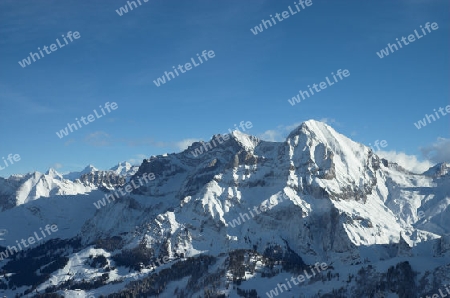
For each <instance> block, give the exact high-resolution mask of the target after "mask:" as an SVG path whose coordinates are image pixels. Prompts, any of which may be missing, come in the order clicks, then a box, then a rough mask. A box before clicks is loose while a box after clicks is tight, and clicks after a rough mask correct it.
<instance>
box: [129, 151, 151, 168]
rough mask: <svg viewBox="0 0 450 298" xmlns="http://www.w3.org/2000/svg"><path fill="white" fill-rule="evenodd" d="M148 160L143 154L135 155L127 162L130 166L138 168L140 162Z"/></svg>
mask: <svg viewBox="0 0 450 298" xmlns="http://www.w3.org/2000/svg"><path fill="white" fill-rule="evenodd" d="M146 158H148V156H147V155H145V154H136V155H135V156H134V157H133V158H130V159H129V160H127V162H129V163H130V164H132V165H133V166H136V165H138V166H140V165H141V163H142V160H144V159H146Z"/></svg>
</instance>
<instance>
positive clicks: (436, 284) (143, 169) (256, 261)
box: [0, 120, 450, 297]
mask: <svg viewBox="0 0 450 298" xmlns="http://www.w3.org/2000/svg"><path fill="white" fill-rule="evenodd" d="M216 142H217V141H216ZM218 143H219V142H218ZM201 145H202V144H201V143H198V142H196V143H193V144H192V145H191V146H190V147H189V148H188V149H186V150H185V151H184V152H181V153H179V154H169V155H161V156H152V157H151V158H149V159H148V160H144V162H143V163H142V164H141V166H140V167H139V169H138V170H137V171H135V170H133V169H132V167H130V166H128V165H126V164H124V165H122V166H121V165H120V164H119V166H117V168H114V169H111V170H110V171H111V172H113V173H109V174H108V173H106V172H108V171H106V172H105V171H103V172H102V171H92V172H89V173H85V174H84V175H81V176H80V180H79V181H80V183H81V185H83V186H84V187H86V189H84V190H83V191H85V192H84V194H82V195H81V194H78V195H74V196H65V197H61V196H59V194H61V192H60V191H58V192H57V193H52V194H51V195H50V198H48V199H45V200H44V199H38V200H33V201H30V202H29V201H27V202H25V201H24V202H23V203H24V204H23V205H21V206H18V207H15V208H12V209H9V210H6V211H4V212H2V213H1V215H2V216H1V217H0V227H4V228H6V229H8V226H11V223H12V222H13V220H14V219H15V218H18V217H21V218H23V221H21V223H20V224H17V225H15V226H14V227H13V228H12V230H11V231H13V234H14V235H15V238H14V237H9V236H10V235H11V234H12V233H8V234H7V235H8V237H7V238H5V236H3V238H5V240H4V241H2V242H0V245H2V246H7V245H14V244H15V240H18V239H19V238H20V237H26V236H27V235H31V234H32V233H33V232H34V229H36V228H37V227H39V226H44V225H45V224H47V223H48V224H52V223H54V224H57V225H58V226H61V227H63V228H61V229H60V231H61V232H60V233H59V234H57V233H55V234H54V235H52V238H54V239H55V241H56V242H55V243H53V244H52V245H53V246H52V247H59V250H51V248H48V249H50V250H51V251H50V252H47V253H48V254H51V255H52V256H53V257H54V258H56V257H59V258H60V259H58V260H60V261H58V262H59V263H58V264H60V265H59V266H57V267H56V265H55V264H54V265H52V266H55V268H53V267H52V268H53V269H52V270H49V272H47V273H46V275H45V276H44V277H43V278H42V281H38V282H37V281H27V283H25V284H24V285H22V286H21V287H22V288H20V291H25V290H26V289H30V287H31V286H32V285H33V284H34V285H35V286H36V289H37V291H38V292H40V293H42V292H44V291H45V290H46V291H47V292H55V293H65V294H64V295H66V296H67V297H69V296H70V295H75V294H76V293H81V292H82V291H78V292H77V291H75V289H81V290H84V291H86V292H88V291H89V295H91V294H92V295H94V296H96V297H97V296H98V295H99V294H111V296H110V297H122V296H120V295H119V294H112V293H118V292H121V291H125V292H126V291H128V293H131V292H135V293H136V292H140V293H141V294H142V295H147V296H151V295H156V293H159V294H160V297H177V296H178V297H199V296H200V297H221V296H220V295H222V294H225V295H227V296H229V297H240V296H241V297H242V296H243V295H244V293H245V291H247V294H248V295H250V293H253V294H254V292H257V295H258V296H260V297H265V296H266V292H269V291H270V290H273V289H275V288H277V287H278V284H279V283H285V284H286V279H287V280H289V279H290V278H291V277H292V276H294V275H295V276H297V275H299V274H300V273H301V272H303V270H307V268H309V267H308V265H314V264H315V263H316V262H319V263H326V264H327V265H328V269H327V270H326V271H324V272H322V273H321V274H317V276H315V277H314V278H311V279H310V280H309V281H308V282H305V283H304V284H303V285H298V286H297V285H296V286H293V288H289V295H288V296H289V297H291V296H294V297H299V295H300V293H302V294H301V295H304V296H301V295H300V297H376V296H374V295H380V296H378V297H416V295H419V294H428V293H433V291H434V292H436V291H437V290H438V289H439V288H440V285H444V284H445V283H447V282H449V281H450V235H449V234H448V233H449V227H450V222H449V218H450V216H449V212H450V211H449V210H450V208H449V204H450V193H449V189H450V180H449V176H448V171H447V170H445V169H446V168H447V166H446V165H445V164H444V166H442V165H437V168H436V169H430V170H429V171H427V172H426V173H424V174H423V175H417V174H413V173H409V172H408V171H406V170H404V169H403V168H401V167H399V166H398V165H396V164H395V163H392V162H389V161H387V160H384V159H380V158H379V157H378V156H377V155H376V154H374V153H373V152H372V151H371V150H370V148H368V147H366V146H364V145H362V144H359V143H356V142H354V141H352V140H350V139H349V138H347V137H345V136H343V135H341V134H339V133H337V132H336V131H335V130H334V129H333V128H331V127H330V126H328V125H326V124H324V123H321V122H318V121H314V120H310V121H307V122H305V123H303V124H302V125H300V126H299V127H298V128H296V129H295V130H293V131H292V132H291V133H290V134H289V136H288V137H287V139H286V141H285V142H265V141H262V140H259V139H258V138H256V137H253V136H249V135H246V134H243V133H241V132H238V131H235V132H233V133H232V134H231V136H230V138H229V139H227V140H224V139H223V142H221V143H220V144H218V145H217V146H216V147H214V148H213V149H211V150H209V151H206V152H205V153H203V154H201V155H199V156H197V157H195V156H194V155H193V154H192V153H191V151H192V150H194V149H195V148H197V147H198V146H201ZM133 171H135V172H133ZM130 172H133V174H131V175H132V176H131V177H130V179H128V180H127V181H128V182H127V184H128V185H130V183H132V182H136V184H135V185H137V187H134V186H133V188H132V189H133V191H132V192H131V193H129V192H127V193H129V194H123V195H121V196H120V197H115V198H114V199H111V195H112V194H113V192H118V190H117V188H118V187H119V186H120V187H124V185H123V184H122V182H120V183H119V180H118V179H116V178H114V177H116V176H115V175H120V174H124V173H130ZM149 173H153V174H154V176H155V179H154V180H148V181H147V180H142V177H146V175H148V174H149ZM108 175H109V176H108ZM43 176H48V177H53V178H52V179H53V180H52V183H55V184H57V182H58V181H61V183H63V182H64V181H65V180H62V179H61V175H58V174H57V173H48V175H43ZM147 177H148V176H147ZM10 179H11V178H10ZM21 179H23V178H21ZM29 179H31V177H29V178H27V179H26V181H28V180H29ZM36 179H37V178H36ZM36 179H35V180H36ZM35 180H33V181H35ZM41 180H42V178H41ZM20 181H21V180H20ZM55 181H56V182H55ZM120 181H122V180H120ZM138 181H141V182H140V183H139V182H138ZM1 183H3V182H2V181H1V180H0V185H2V184H1ZM20 183H21V182H20ZM20 183H19V184H20ZM42 183H43V182H42ZM47 183H49V182H47ZM66 183H67V182H66ZM36 184H37V183H36ZM88 187H91V189H88ZM100 189H103V191H105V192H106V193H103V191H102V190H100ZM108 189H109V193H108V192H107V191H108ZM0 190H1V191H3V188H0ZM9 192H10V189H8V188H5V190H4V193H5V196H8V194H9ZM106 194H108V195H110V197H109V198H110V202H109V203H108V202H107V201H105V204H104V205H105V206H104V207H101V208H96V207H95V206H94V203H96V202H97V201H98V200H100V199H102V196H104V195H106ZM8 231H9V230H8ZM56 238H59V239H56ZM1 251H2V250H1V249H0V252H1ZM40 253H41V252H40V251H39V250H38V249H37V248H34V249H31V250H29V251H28V253H27V255H26V256H25V258H24V260H23V261H22V262H25V261H26V260H27V257H30V258H31V257H32V256H33V257H34V258H38V257H39V256H40ZM155 258H159V259H163V258H166V260H167V262H166V261H164V263H163V262H161V261H160V263H158V264H159V265H155V262H156V261H155ZM38 259H40V258H38ZM80 260H81V261H80ZM5 264H6V266H5V267H4V269H5V268H6V269H5V270H6V271H7V272H8V273H11V274H14V273H16V274H18V273H17V270H18V269H17V268H19V267H20V264H21V263H20V261H18V260H17V261H14V262H13V263H12V264H11V265H9V263H8V261H7V260H4V261H3V262H2V261H0V266H3V265H5ZM151 264H153V265H151ZM36 266H37V265H36ZM40 266H46V265H44V264H41V265H40ZM49 266H50V265H49ZM144 267H145V268H144ZM139 268H141V269H139ZM153 269H154V270H155V271H156V272H157V273H158V274H152V273H151V272H150V271H152V270H153ZM44 271H45V270H44ZM17 276H19V275H17ZM135 279H136V281H134V280H135ZM0 280H1V279H0ZM83 280H84V281H83ZM87 281H89V282H87ZM130 282H132V283H131V285H132V290H130V289H125V286H126V285H130ZM13 284H14V285H16V286H19V284H20V283H18V282H14V283H13ZM0 288H1V283H0ZM281 288H282V287H281ZM64 289H67V290H68V291H64ZM252 290H253V291H252ZM17 291H18V290H16V292H17ZM286 291H287V290H286ZM5 293H7V294H9V295H11V294H13V293H15V291H14V290H12V289H7V290H5ZM277 293H278V292H277ZM272 294H273V293H272ZM280 294H281V292H280ZM122 295H126V294H122ZM282 295H284V296H286V292H284V293H283V294H282ZM327 295H328V296H327ZM381 295H384V296H381ZM267 296H269V294H267ZM249 297H250V296H249ZM254 297H256V296H254ZM280 297H281V296H280ZM417 297H418V296H417Z"/></svg>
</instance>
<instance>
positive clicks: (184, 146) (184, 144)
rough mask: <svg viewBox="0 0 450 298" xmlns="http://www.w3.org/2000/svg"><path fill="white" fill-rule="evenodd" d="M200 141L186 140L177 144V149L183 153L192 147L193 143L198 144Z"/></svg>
mask: <svg viewBox="0 0 450 298" xmlns="http://www.w3.org/2000/svg"><path fill="white" fill-rule="evenodd" d="M198 141H200V139H184V140H181V141H179V142H176V143H175V147H176V148H177V149H178V150H181V151H183V150H185V149H187V148H188V147H189V146H190V145H192V143H194V142H198Z"/></svg>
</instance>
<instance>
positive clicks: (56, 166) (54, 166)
mask: <svg viewBox="0 0 450 298" xmlns="http://www.w3.org/2000/svg"><path fill="white" fill-rule="evenodd" d="M51 167H52V168H54V169H55V170H57V169H61V168H62V167H63V165H62V164H60V163H59V162H57V163H55V164H53V165H52V166H51Z"/></svg>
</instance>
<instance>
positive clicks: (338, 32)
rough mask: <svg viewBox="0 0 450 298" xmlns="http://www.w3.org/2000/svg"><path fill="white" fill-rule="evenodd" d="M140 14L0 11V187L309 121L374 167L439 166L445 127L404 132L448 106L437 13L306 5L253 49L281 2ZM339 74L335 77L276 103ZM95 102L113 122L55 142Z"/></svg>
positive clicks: (153, 1) (352, 2)
mask: <svg viewBox="0 0 450 298" xmlns="http://www.w3.org/2000/svg"><path fill="white" fill-rule="evenodd" d="M141 3H142V5H141V6H138V7H137V8H134V9H133V10H132V11H129V12H128V13H126V14H124V15H122V16H119V15H118V14H117V13H116V9H119V8H120V7H121V6H124V5H126V4H127V2H126V1H121V0H110V1H71V0H68V1H64V2H62V1H56V0H54V1H53V0H52V1H47V0H42V1H24V0H2V1H1V2H0V22H1V25H2V26H1V27H0V36H1V38H0V65H1V68H0V136H1V145H0V158H1V157H5V158H6V157H7V155H8V154H10V153H12V154H20V156H21V160H20V161H19V162H16V163H14V164H12V165H9V166H8V167H7V168H5V169H4V170H1V171H0V176H3V177H7V176H9V175H10V174H15V173H26V172H31V171H40V172H45V171H46V170H47V169H48V168H49V167H55V168H57V170H58V171H60V172H68V171H76V170H80V169H82V168H84V167H85V166H86V165H87V164H93V165H95V166H96V167H97V168H101V169H107V168H109V167H111V166H113V165H114V164H116V163H118V162H121V161H131V162H133V163H139V162H141V161H142V159H143V158H147V157H150V156H151V155H158V154H163V153H172V152H179V151H180V150H181V149H182V148H183V146H185V145H186V144H188V143H189V142H192V141H194V140H199V139H203V140H209V139H210V137H211V136H212V135H213V134H215V133H225V132H227V130H228V129H229V128H232V127H233V125H234V124H237V123H239V122H240V121H243V120H244V121H251V122H252V124H253V127H252V128H251V130H250V131H249V133H251V134H253V135H257V136H260V137H261V138H262V139H265V140H282V139H283V138H284V137H285V136H286V135H287V134H288V133H289V131H290V130H291V129H293V127H295V125H298V124H299V123H301V122H302V121H305V120H308V119H316V120H324V121H327V122H328V123H329V124H330V125H331V126H333V127H334V128H335V129H336V130H337V131H339V132H341V133H343V134H345V135H347V136H349V137H351V138H352V139H354V140H356V141H358V142H361V143H364V144H366V145H369V143H372V144H373V142H374V141H375V140H377V139H378V140H386V141H387V142H388V146H387V147H386V148H384V150H385V151H388V152H385V154H387V155H388V156H389V157H391V158H392V159H393V160H397V161H399V162H404V163H409V165H414V166H416V165H417V166H418V167H422V168H423V167H424V165H427V164H428V163H429V162H428V161H426V160H425V159H426V158H428V159H430V160H431V162H439V161H443V160H446V161H450V160H449V159H450V156H449V155H450V154H449V151H450V149H449V148H450V142H449V139H450V137H449V131H450V129H449V127H450V116H448V115H447V116H441V118H440V119H439V120H437V121H435V122H432V123H430V124H428V125H427V126H426V127H422V128H421V129H420V130H419V129H417V128H416V127H415V126H414V125H413V123H414V122H417V121H418V120H420V119H423V118H424V116H425V114H431V113H433V109H438V108H439V107H443V108H445V106H446V105H449V104H450V101H449V98H450V96H449V95H450V94H449V85H448V84H449V82H450V76H449V65H450V63H449V62H450V61H449V55H448V53H449V52H450V51H449V50H450V49H449V18H448V13H449V3H448V1H444V0H442V1H441V0H423V1H422V0H395V1H392V0H382V1H360V0H346V1H331V0H325V1H314V0H313V1H312V3H313V4H312V5H311V6H309V7H307V8H306V9H304V10H302V11H301V12H300V13H297V14H295V15H293V16H290V17H289V18H288V19H285V20H284V21H282V22H277V24H276V25H274V26H273V27H271V28H269V29H267V30H264V31H263V32H261V33H259V34H258V35H254V34H253V33H252V32H251V31H250V28H254V27H255V26H257V25H259V24H260V23H261V20H262V19H265V20H267V19H269V15H270V14H272V15H274V14H275V13H277V12H278V13H282V12H283V11H285V10H288V6H289V5H290V6H291V7H294V1H285V0H277V1H274V0H271V1H235V0H233V1H206V0H203V1H198V0H193V1H161V0H150V1H148V2H146V3H145V2H144V0H141ZM426 22H436V23H438V25H439V29H438V30H435V31H432V32H431V33H429V34H427V35H426V36H423V38H421V39H420V40H416V41H415V42H413V43H411V44H409V45H407V46H403V48H402V49H399V50H398V51H396V52H394V53H392V54H390V55H389V56H388V57H385V58H383V59H380V58H379V57H378V56H377V55H376V52H377V51H380V50H381V49H383V48H385V47H386V46H387V44H388V43H394V42H395V38H401V37H402V36H405V37H406V36H408V35H409V34H412V33H414V30H418V31H419V32H420V25H422V26H424V25H425V23H426ZM68 31H72V32H73V31H78V32H79V33H80V36H81V37H80V38H79V39H77V40H74V41H73V42H70V43H69V44H68V45H66V46H65V47H64V48H60V49H58V50H57V51H55V52H52V53H51V54H48V55H47V54H46V55H44V57H43V58H41V59H40V60H38V61H36V62H32V63H31V64H30V65H29V66H27V67H25V68H22V67H21V66H20V65H19V64H18V61H22V59H24V58H26V57H27V56H28V55H29V53H30V52H31V51H32V52H37V51H38V50H37V48H38V47H40V48H41V49H42V48H43V46H44V45H47V46H50V44H52V43H55V41H56V39H57V38H59V39H60V40H61V41H62V39H61V35H62V34H67V32H68ZM203 50H207V51H208V50H213V51H214V53H215V57H214V58H212V59H210V60H209V61H207V62H205V63H203V64H202V65H200V66H198V67H195V68H193V69H192V70H190V71H188V72H186V73H184V74H181V75H180V76H178V77H176V78H175V79H172V80H171V81H169V82H167V83H166V84H164V85H161V86H160V87H157V86H155V84H154V83H153V80H156V79H157V78H158V77H161V76H162V75H163V74H164V71H170V70H172V66H176V65H178V64H185V63H186V62H190V59H191V58H192V57H196V54H197V53H201V52H202V51H203ZM338 69H348V70H349V71H350V76H349V77H347V78H345V79H344V80H342V81H340V82H339V83H336V84H335V85H333V86H330V87H328V88H327V89H325V90H322V91H321V92H320V93H318V94H315V95H314V96H312V97H311V98H309V99H307V100H306V101H302V102H300V103H298V104H296V105H294V106H291V105H290V104H289V103H288V101H287V100H288V99H290V98H292V97H293V96H295V95H296V94H298V92H299V90H300V89H303V90H305V89H306V86H307V85H311V84H313V83H317V84H318V83H320V82H321V81H324V80H325V77H326V76H330V75H331V72H336V71H337V70H338ZM106 102H116V103H117V104H118V109H117V110H115V111H112V112H111V113H109V114H107V115H105V116H104V117H103V118H100V119H96V120H95V121H94V122H92V123H90V124H89V125H87V126H83V127H81V128H80V129H79V130H77V131H75V132H73V133H70V134H69V135H68V136H66V137H64V138H62V139H60V138H58V137H57V135H56V132H57V131H59V130H61V129H63V128H64V127H66V126H67V123H68V122H70V123H74V122H75V118H80V117H81V116H84V117H87V115H89V114H91V113H92V111H93V110H94V109H97V110H99V108H98V107H99V105H103V104H104V103H106ZM405 154H406V155H405ZM424 154H425V156H424ZM411 155H412V156H411ZM0 162H1V159H0ZM424 162H425V164H424ZM0 165H2V166H3V164H1V163H0Z"/></svg>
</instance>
